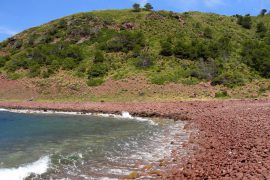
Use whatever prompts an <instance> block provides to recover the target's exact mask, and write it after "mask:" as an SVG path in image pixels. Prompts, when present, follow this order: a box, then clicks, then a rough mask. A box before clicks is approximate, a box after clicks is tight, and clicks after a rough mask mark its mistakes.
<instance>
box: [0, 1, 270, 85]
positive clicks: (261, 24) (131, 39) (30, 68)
mask: <svg viewBox="0 0 270 180" xmlns="http://www.w3.org/2000/svg"><path fill="white" fill-rule="evenodd" d="M152 9H153V7H152V6H151V4H146V5H145V7H144V8H143V9H142V8H141V7H140V5H139V4H134V6H133V9H132V10H109V11H94V12H89V13H81V14H76V15H72V16H69V17H65V18H62V19H59V20H55V21H52V22H50V23H48V24H45V25H42V26H40V27H35V28H32V29H29V30H26V31H24V32H22V33H20V34H18V35H16V36H15V37H12V38H9V39H7V40H6V41H3V42H2V43H0V72H2V73H6V74H8V75H9V76H10V77H12V78H20V77H25V76H27V77H30V78H33V77H41V78H48V77H50V76H52V75H53V74H55V73H57V72H58V71H60V70H66V71H72V72H74V75H75V76H79V77H81V78H85V79H87V80H86V82H87V84H88V85H89V86H97V85H100V84H102V83H103V82H104V81H105V80H106V79H107V78H115V79H120V78H125V77H129V76H137V75H144V76H146V77H148V79H149V81H150V82H151V83H155V84H164V83H168V82H175V83H185V84H194V83H198V82H200V81H211V82H212V85H217V84H223V85H225V86H228V87H235V86H239V85H244V84H245V83H248V82H250V81H252V80H253V79H260V78H270V31H269V28H270V24H269V23H268V22H270V21H269V20H270V15H268V14H266V12H267V11H266V10H262V12H261V13H260V15H258V16H256V17H254V16H250V15H245V16H241V15H235V16H232V17H228V16H221V15H217V14H206V13H199V12H186V13H182V14H180V13H174V12H167V11H153V10H152Z"/></svg>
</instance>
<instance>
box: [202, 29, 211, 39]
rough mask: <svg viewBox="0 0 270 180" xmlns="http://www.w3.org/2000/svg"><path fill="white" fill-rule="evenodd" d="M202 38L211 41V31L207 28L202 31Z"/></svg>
mask: <svg viewBox="0 0 270 180" xmlns="http://www.w3.org/2000/svg"><path fill="white" fill-rule="evenodd" d="M203 35H204V37H206V38H208V39H212V38H213V31H212V29H210V28H209V27H207V28H205V29H204V32H203Z"/></svg>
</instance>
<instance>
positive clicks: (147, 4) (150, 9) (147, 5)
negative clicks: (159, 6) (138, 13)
mask: <svg viewBox="0 0 270 180" xmlns="http://www.w3.org/2000/svg"><path fill="white" fill-rule="evenodd" d="M144 8H145V10H146V11H152V10H153V9H154V8H153V6H152V5H151V4H150V3H146V4H145V5H144Z"/></svg>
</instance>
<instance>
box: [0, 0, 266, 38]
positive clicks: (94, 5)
mask: <svg viewBox="0 0 270 180" xmlns="http://www.w3.org/2000/svg"><path fill="white" fill-rule="evenodd" d="M135 2H138V3H140V4H144V3H146V2H150V3H151V4H152V5H153V6H154V7H155V9H156V10H160V9H165V10H172V11H177V12H183V11H203V12H215V13H219V14H225V15H233V14H247V13H250V14H252V15H257V14H258V13H259V12H260V10H261V9H262V8H266V9H267V7H269V10H270V0H1V1H0V41H1V40H4V39H6V38H7V37H10V36H12V35H14V34H16V33H18V32H20V31H22V30H25V29H28V28H30V27H33V26H37V25H40V24H43V23H46V22H48V21H51V20H53V19H56V18H60V17H63V16H66V15H70V14H74V13H78V12H84V11H91V10H100V9H122V8H130V7H131V6H132V4H133V3H135Z"/></svg>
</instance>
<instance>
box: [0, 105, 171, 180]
mask: <svg viewBox="0 0 270 180" xmlns="http://www.w3.org/2000/svg"><path fill="white" fill-rule="evenodd" d="M0 111H7V112H12V113H24V114H63V115H84V116H85V115H89V116H100V117H111V118H117V119H132V120H136V121H144V122H148V123H149V124H151V125H153V126H156V125H158V124H157V123H156V122H155V121H153V120H152V119H150V118H142V117H134V116H132V115H130V113H129V112H126V111H123V112H121V113H119V114H111V113H108V114H106V113H95V112H94V113H91V112H78V111H58V110H46V109H44V110H40V109H39V110H35V109H15V108H14V109H13V108H7V109H6V108H0ZM168 151H169V153H171V152H170V149H168ZM49 166H50V158H49V156H45V157H41V158H40V159H39V160H38V161H36V162H33V163H31V164H26V165H22V166H20V167H19V168H12V169H0V177H11V175H15V174H16V175H17V177H20V178H21V179H23V178H26V177H29V176H30V175H31V174H36V175H41V174H43V173H46V172H47V170H48V168H49Z"/></svg>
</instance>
